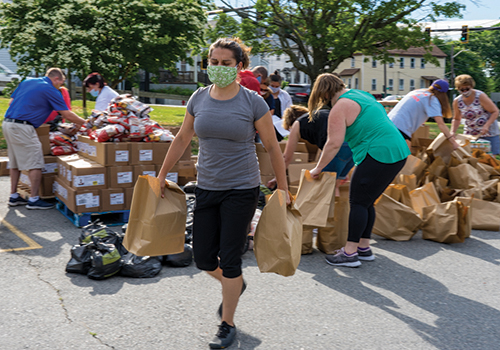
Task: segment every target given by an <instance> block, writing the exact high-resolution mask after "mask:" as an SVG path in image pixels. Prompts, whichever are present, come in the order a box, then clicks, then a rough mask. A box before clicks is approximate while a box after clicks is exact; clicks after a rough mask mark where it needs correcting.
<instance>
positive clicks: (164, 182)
mask: <svg viewBox="0 0 500 350" xmlns="http://www.w3.org/2000/svg"><path fill="white" fill-rule="evenodd" d="M158 180H160V192H161V198H165V187H168V182H167V180H166V179H165V176H160V175H158Z"/></svg>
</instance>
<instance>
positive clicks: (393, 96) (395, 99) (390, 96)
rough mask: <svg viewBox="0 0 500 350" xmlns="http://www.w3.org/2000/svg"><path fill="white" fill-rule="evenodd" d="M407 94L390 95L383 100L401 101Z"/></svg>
mask: <svg viewBox="0 0 500 350" xmlns="http://www.w3.org/2000/svg"><path fill="white" fill-rule="evenodd" d="M403 97H405V95H389V96H386V97H384V98H383V99H382V101H399V100H401V99H402V98H403Z"/></svg>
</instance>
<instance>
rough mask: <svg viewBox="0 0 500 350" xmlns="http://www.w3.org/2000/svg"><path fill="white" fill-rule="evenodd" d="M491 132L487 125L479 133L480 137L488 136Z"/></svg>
mask: <svg viewBox="0 0 500 350" xmlns="http://www.w3.org/2000/svg"><path fill="white" fill-rule="evenodd" d="M489 131H490V127H489V125H488V126H486V125H485V126H483V128H482V129H481V131H480V132H479V136H483V135H487V134H488V132H489Z"/></svg>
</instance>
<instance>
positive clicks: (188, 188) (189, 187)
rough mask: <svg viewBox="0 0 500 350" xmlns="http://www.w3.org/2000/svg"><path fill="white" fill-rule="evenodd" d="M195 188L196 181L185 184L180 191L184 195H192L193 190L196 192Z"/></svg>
mask: <svg viewBox="0 0 500 350" xmlns="http://www.w3.org/2000/svg"><path fill="white" fill-rule="evenodd" d="M196 186H198V183H197V182H196V181H189V182H188V183H187V184H185V185H184V187H183V188H182V190H183V191H184V192H185V193H194V190H196Z"/></svg>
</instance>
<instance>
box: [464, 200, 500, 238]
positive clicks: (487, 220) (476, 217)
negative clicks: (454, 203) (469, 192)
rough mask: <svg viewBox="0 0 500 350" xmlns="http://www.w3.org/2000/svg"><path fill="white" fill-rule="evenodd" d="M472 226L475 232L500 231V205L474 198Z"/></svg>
mask: <svg viewBox="0 0 500 350" xmlns="http://www.w3.org/2000/svg"><path fill="white" fill-rule="evenodd" d="M463 199H464V198H461V197H459V198H458V200H463ZM471 225H472V229H473V230H485V231H500V203H496V202H489V201H484V200H480V199H476V198H474V199H473V200H472V218H471Z"/></svg>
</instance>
